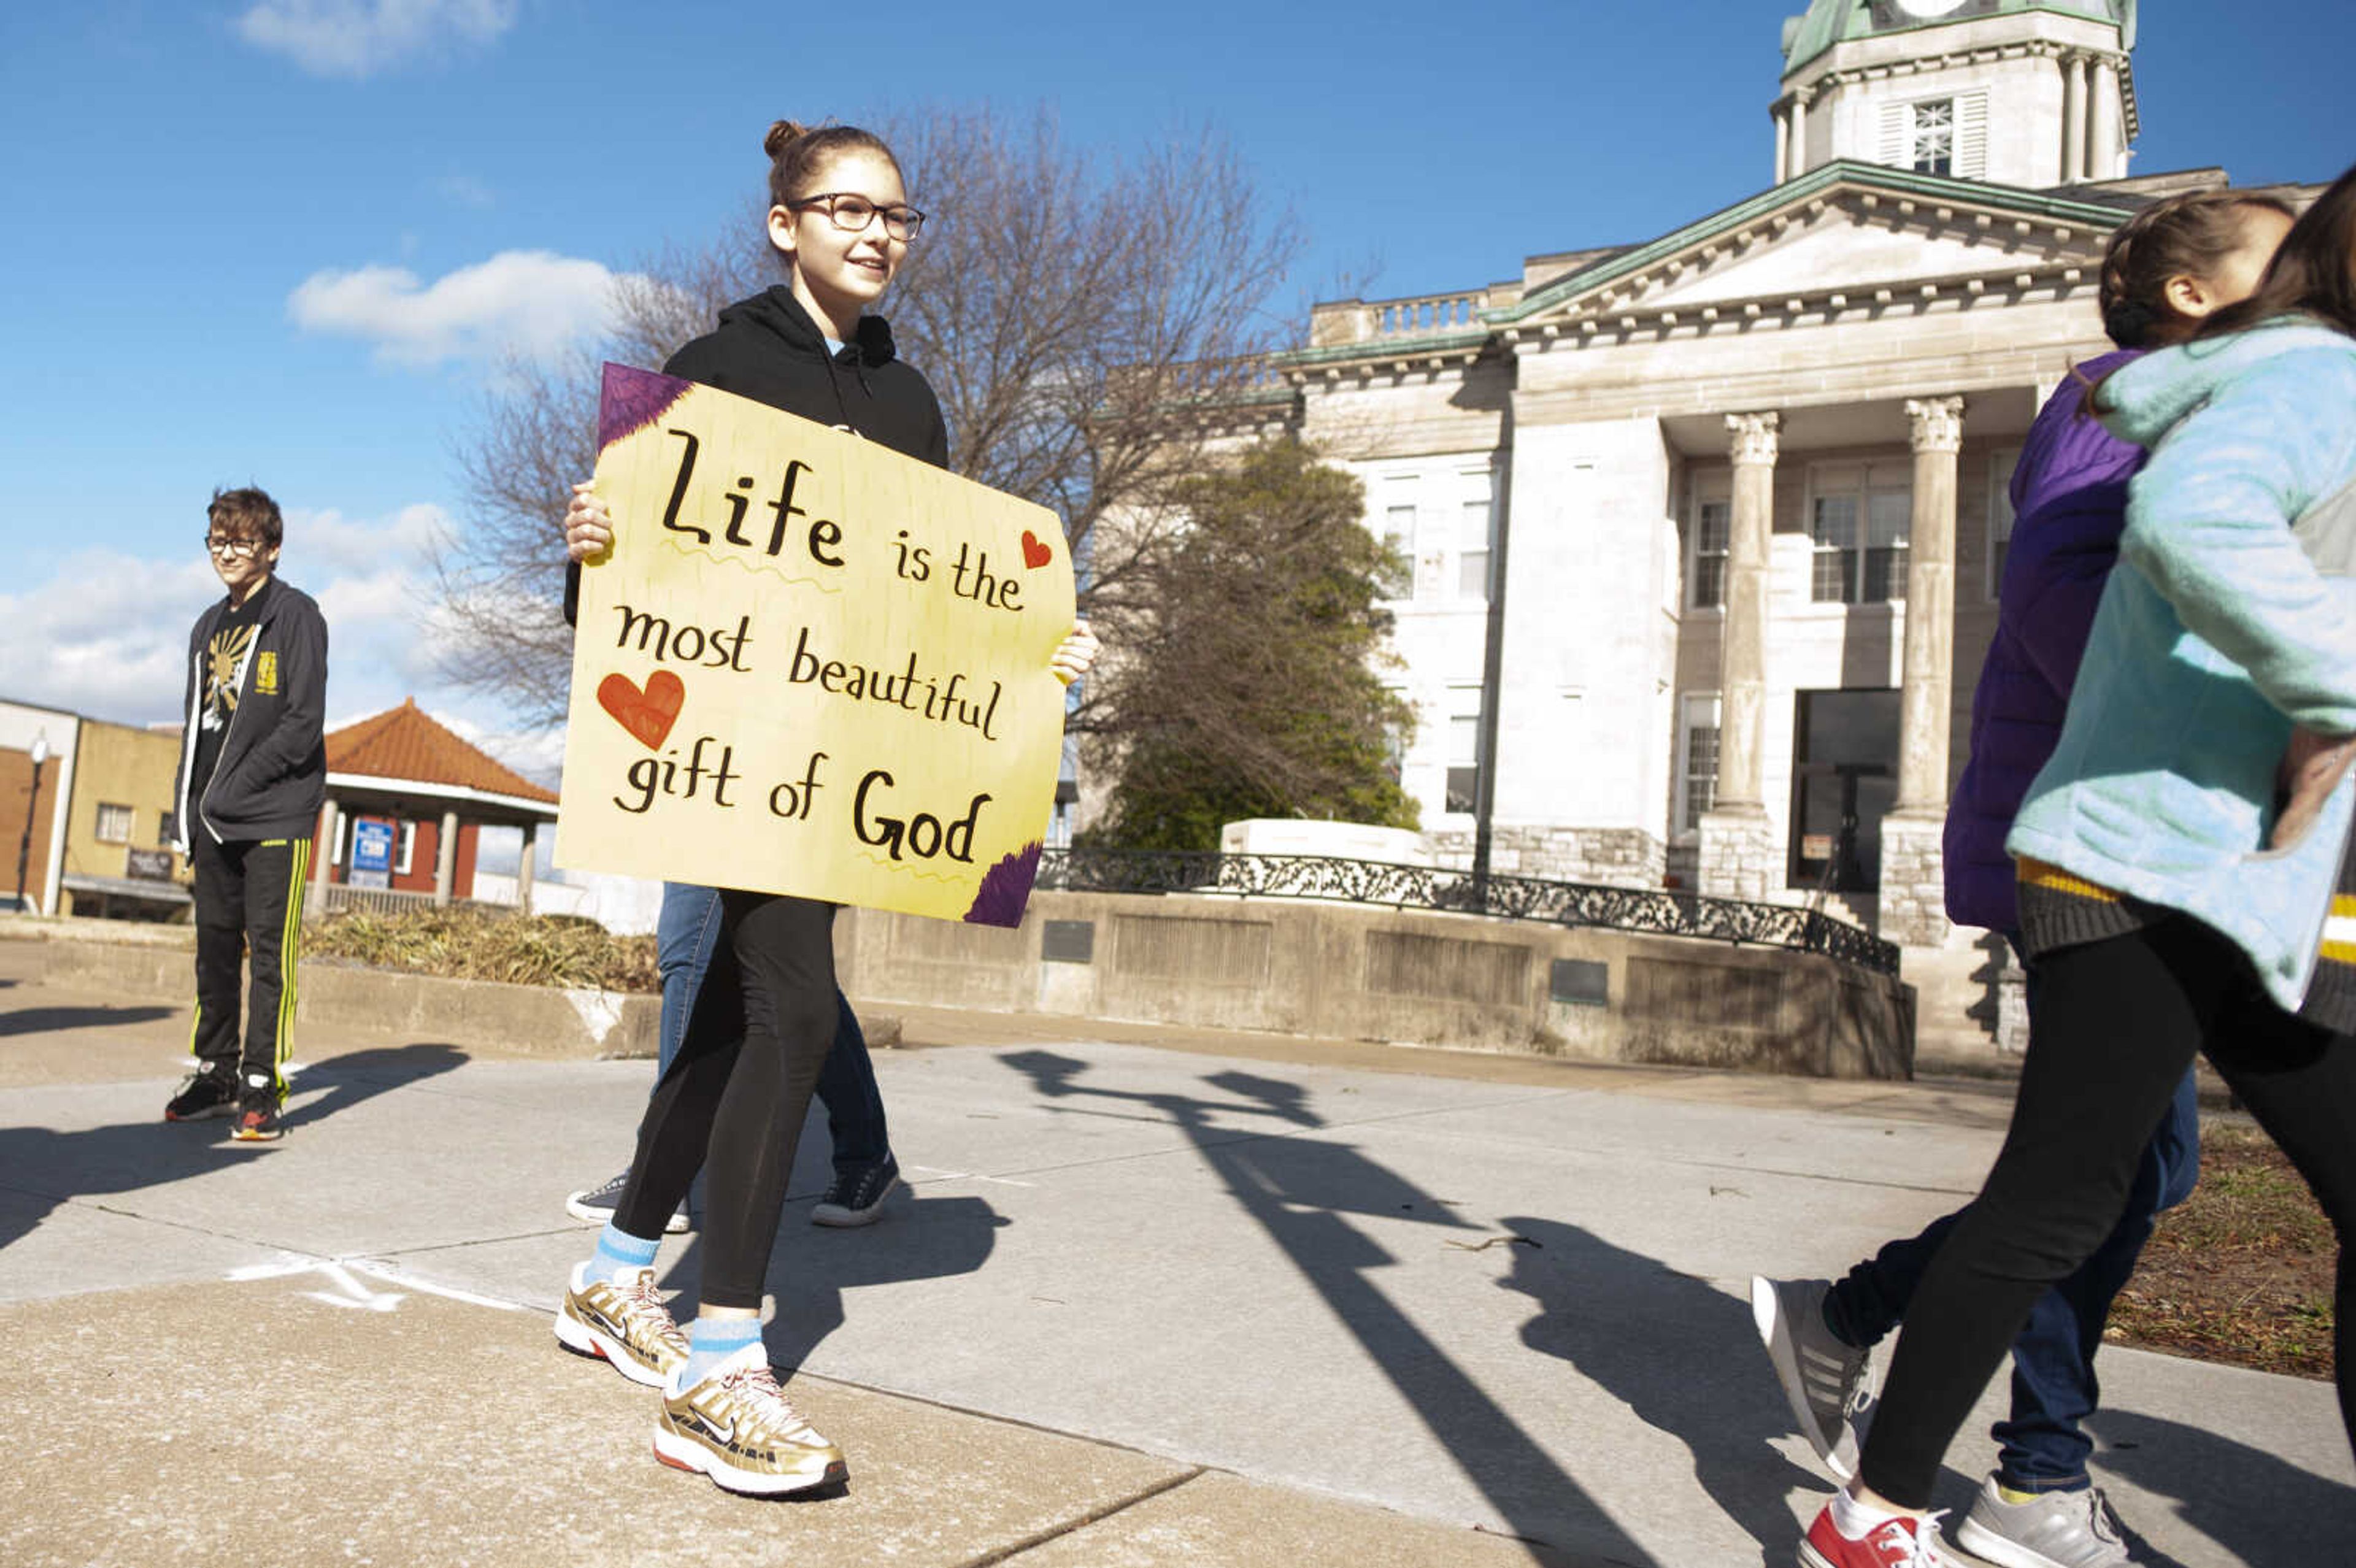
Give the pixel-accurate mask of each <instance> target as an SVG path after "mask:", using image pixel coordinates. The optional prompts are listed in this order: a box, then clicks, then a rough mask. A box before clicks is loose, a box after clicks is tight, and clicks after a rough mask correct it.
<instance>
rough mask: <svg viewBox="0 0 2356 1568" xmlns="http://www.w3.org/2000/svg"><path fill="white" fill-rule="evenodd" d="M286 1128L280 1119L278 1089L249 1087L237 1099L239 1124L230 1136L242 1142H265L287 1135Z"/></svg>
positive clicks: (231, 1130) (231, 1131) (232, 1129)
mask: <svg viewBox="0 0 2356 1568" xmlns="http://www.w3.org/2000/svg"><path fill="white" fill-rule="evenodd" d="M285 1133H286V1128H285V1126H284V1125H283V1124H281V1123H280V1121H279V1120H278V1091H277V1090H275V1089H271V1088H260V1089H248V1090H247V1091H246V1092H245V1093H242V1094H241V1095H239V1096H238V1099H237V1125H235V1126H233V1127H231V1128H230V1130H229V1136H230V1137H233V1138H235V1139H236V1140H237V1141H238V1142H240V1143H241V1144H263V1143H268V1142H270V1141H271V1140H272V1139H273V1138H277V1137H283V1136H285Z"/></svg>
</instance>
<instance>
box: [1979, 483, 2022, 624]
mask: <svg viewBox="0 0 2356 1568" xmlns="http://www.w3.org/2000/svg"><path fill="white" fill-rule="evenodd" d="M2019 464H2020V448H2019V447H2017V446H2008V447H2007V448H2005V449H2004V450H2003V451H2001V452H1992V453H1988V549H1987V558H1988V578H1987V596H1988V597H1989V598H1990V599H1994V598H1997V596H1999V595H2000V594H2001V593H2002V592H2004V558H2005V555H2006V552H2007V551H2008V550H2009V549H2011V548H2012V471H2013V469H2015V468H2016V467H2018V466H2019Z"/></svg>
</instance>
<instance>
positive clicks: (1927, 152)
mask: <svg viewBox="0 0 2356 1568" xmlns="http://www.w3.org/2000/svg"><path fill="white" fill-rule="evenodd" d="M1987 123H1988V104H1987V91H1986V90H1985V89H1982V90H1978V91H1972V92H1958V93H1954V94H1952V95H1951V96H1948V97H1945V98H1922V99H1916V100H1914V101H1912V102H1906V103H1885V104H1883V105H1882V106H1881V136H1880V143H1881V144H1880V148H1879V151H1880V154H1881V155H1880V157H1879V158H1878V159H1876V160H1875V161H1876V162H1877V163H1880V164H1885V165H1889V166H1890V167H1891V168H1898V169H1912V170H1913V171H1914V172H1915V173H1917V174H1925V175H1946V176H1951V177H1953V178H1955V179H1966V180H1976V179H1986V178H1987Z"/></svg>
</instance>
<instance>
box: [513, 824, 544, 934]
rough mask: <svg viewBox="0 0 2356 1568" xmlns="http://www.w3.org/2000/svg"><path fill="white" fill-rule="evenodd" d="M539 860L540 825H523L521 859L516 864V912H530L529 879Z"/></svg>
mask: <svg viewBox="0 0 2356 1568" xmlns="http://www.w3.org/2000/svg"><path fill="white" fill-rule="evenodd" d="M539 860H540V824H539V823H537V822H527V823H525V824H524V825H523V859H520V860H519V861H517V862H516V912H517V913H518V914H530V912H531V879H532V874H533V871H534V869H536V867H537V866H538V864H539Z"/></svg>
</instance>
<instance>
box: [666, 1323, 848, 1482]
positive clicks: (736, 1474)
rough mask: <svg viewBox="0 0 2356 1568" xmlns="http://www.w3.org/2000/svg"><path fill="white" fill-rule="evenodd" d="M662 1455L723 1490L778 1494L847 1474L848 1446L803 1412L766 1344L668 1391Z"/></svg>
mask: <svg viewBox="0 0 2356 1568" xmlns="http://www.w3.org/2000/svg"><path fill="white" fill-rule="evenodd" d="M655 1457H656V1458H658V1459H660V1460H661V1461H662V1462H663V1463H664V1464H666V1465H669V1466H670V1467H673V1468H674V1469H680V1470H692V1471H694V1472H695V1473H696V1474H698V1475H700V1476H709V1477H712V1484H713V1485H714V1486H716V1487H719V1488H721V1489H722V1490H723V1491H731V1492H745V1493H749V1494H751V1495H752V1496H755V1497H776V1495H778V1494H779V1493H782V1492H798V1491H803V1490H806V1489H808V1488H811V1487H823V1486H827V1485H830V1484H831V1483H834V1482H839V1481H843V1480H847V1479H848V1478H849V1477H850V1475H851V1468H850V1467H849V1466H848V1465H846V1464H844V1463H843V1459H842V1450H841V1449H840V1448H837V1447H836V1446H835V1445H833V1444H831V1443H830V1442H828V1441H827V1440H826V1439H825V1438H823V1437H821V1436H819V1435H818V1433H817V1432H816V1431H815V1430H814V1429H812V1427H811V1426H810V1424H809V1422H808V1421H806V1420H804V1419H803V1418H802V1413H801V1412H800V1411H798V1410H796V1409H795V1408H794V1406H793V1403H792V1402H791V1401H790V1400H788V1399H787V1398H786V1394H785V1391H784V1390H783V1389H780V1388H779V1387H778V1386H777V1376H776V1373H775V1372H773V1371H770V1370H769V1352H768V1350H767V1349H766V1348H765V1347H764V1346H762V1345H760V1344H757V1343H755V1344H751V1345H747V1346H745V1347H744V1349H741V1350H739V1351H737V1352H736V1353H735V1354H734V1355H733V1356H731V1357H729V1358H728V1359H727V1360H724V1361H723V1362H721V1363H720V1365H719V1366H718V1367H716V1368H714V1369H713V1370H712V1375H711V1376H710V1377H707V1378H704V1379H702V1380H701V1381H698V1382H692V1383H690V1384H688V1385H687V1386H686V1387H685V1388H683V1389H680V1390H679V1391H678V1392H671V1391H670V1390H669V1389H668V1388H666V1389H665V1390H664V1392H663V1405H662V1415H661V1418H660V1419H659V1420H658V1421H657V1422H656V1423H655Z"/></svg>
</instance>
